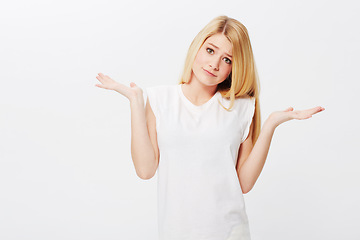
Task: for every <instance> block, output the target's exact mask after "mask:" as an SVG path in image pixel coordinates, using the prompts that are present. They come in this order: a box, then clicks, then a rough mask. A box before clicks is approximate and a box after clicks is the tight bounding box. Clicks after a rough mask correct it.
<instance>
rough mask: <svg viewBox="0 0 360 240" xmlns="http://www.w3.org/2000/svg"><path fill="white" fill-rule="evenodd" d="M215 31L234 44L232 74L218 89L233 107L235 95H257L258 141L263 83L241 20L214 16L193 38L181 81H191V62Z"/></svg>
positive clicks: (255, 122)
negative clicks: (260, 94) (260, 82)
mask: <svg viewBox="0 0 360 240" xmlns="http://www.w3.org/2000/svg"><path fill="white" fill-rule="evenodd" d="M216 33H222V34H224V35H225V36H226V37H227V39H228V40H229V41H230V42H231V44H232V56H233V57H232V69H231V73H230V74H229V76H228V77H227V78H226V79H225V80H224V81H223V82H221V83H219V84H218V86H217V91H219V92H220V93H221V95H222V96H223V97H224V98H228V99H230V106H229V108H225V107H224V106H222V107H223V108H224V109H226V110H227V111H230V110H231V108H232V107H233V105H234V101H235V98H248V97H254V98H255V112H254V117H253V119H252V120H253V125H254V127H253V131H252V140H253V144H255V142H256V141H257V139H258V137H259V134H260V129H261V116H260V103H259V93H260V84H259V78H258V73H257V69H256V65H255V59H254V55H253V52H252V47H251V43H250V38H249V34H248V31H247V29H246V27H245V26H244V25H243V24H242V23H240V22H239V21H238V20H236V19H233V18H229V17H227V16H224V15H223V16H218V17H216V18H214V19H213V20H211V21H210V22H209V23H208V24H207V25H206V26H205V27H204V28H203V29H202V30H201V31H200V32H199V33H198V34H197V35H196V37H195V38H194V40H193V41H192V43H191V45H190V47H189V50H188V53H187V56H186V59H185V65H184V70H183V72H182V75H181V77H180V80H179V84H183V83H188V82H189V81H190V78H191V73H192V66H193V63H194V60H195V57H196V54H197V53H198V51H199V49H200V48H201V46H202V45H203V44H204V42H205V41H206V39H208V38H209V37H211V36H212V35H214V34H216Z"/></svg>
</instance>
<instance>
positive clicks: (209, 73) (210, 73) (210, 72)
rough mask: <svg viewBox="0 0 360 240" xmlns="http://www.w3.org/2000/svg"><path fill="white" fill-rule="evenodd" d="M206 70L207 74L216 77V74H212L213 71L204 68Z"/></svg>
mask: <svg viewBox="0 0 360 240" xmlns="http://www.w3.org/2000/svg"><path fill="white" fill-rule="evenodd" d="M204 71H205V72H206V73H207V74H209V75H210V76H212V77H216V75H214V74H212V73H211V72H209V71H207V70H205V69H204Z"/></svg>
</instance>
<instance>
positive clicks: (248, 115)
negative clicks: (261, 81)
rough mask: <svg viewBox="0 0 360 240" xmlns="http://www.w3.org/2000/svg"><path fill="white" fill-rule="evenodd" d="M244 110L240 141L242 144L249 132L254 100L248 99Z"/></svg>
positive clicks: (253, 111)
mask: <svg viewBox="0 0 360 240" xmlns="http://www.w3.org/2000/svg"><path fill="white" fill-rule="evenodd" d="M246 105H247V106H246V110H245V114H244V118H245V119H244V121H245V123H244V131H243V137H242V139H241V143H243V142H244V141H245V140H246V138H247V137H248V135H249V131H250V125H251V122H252V119H253V116H254V113H255V98H254V97H252V98H249V99H248V101H247V103H246Z"/></svg>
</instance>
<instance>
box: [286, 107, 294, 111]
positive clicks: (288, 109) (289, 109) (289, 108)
mask: <svg viewBox="0 0 360 240" xmlns="http://www.w3.org/2000/svg"><path fill="white" fill-rule="evenodd" d="M292 110H294V109H293V108H292V107H288V108H287V109H285V110H284V112H289V111H292Z"/></svg>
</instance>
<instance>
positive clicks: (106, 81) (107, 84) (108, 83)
mask: <svg viewBox="0 0 360 240" xmlns="http://www.w3.org/2000/svg"><path fill="white" fill-rule="evenodd" d="M98 75H99V76H97V77H96V78H97V79H98V80H99V81H100V82H101V83H102V84H95V86H97V87H100V88H104V89H108V90H114V91H117V92H118V93H121V94H122V95H124V96H125V97H127V98H128V99H129V100H130V101H132V100H135V99H137V98H138V97H141V98H142V97H143V91H142V89H141V88H139V87H138V86H137V85H136V84H135V83H133V82H131V83H130V87H127V86H125V85H124V84H121V83H119V82H116V81H115V80H113V79H111V78H110V77H109V76H107V75H104V74H102V73H99V74H98Z"/></svg>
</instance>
